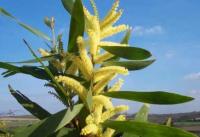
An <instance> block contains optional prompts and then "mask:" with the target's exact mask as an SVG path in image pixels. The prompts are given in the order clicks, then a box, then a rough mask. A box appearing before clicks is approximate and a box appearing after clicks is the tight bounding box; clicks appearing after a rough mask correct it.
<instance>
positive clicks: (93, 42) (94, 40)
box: [88, 30, 100, 57]
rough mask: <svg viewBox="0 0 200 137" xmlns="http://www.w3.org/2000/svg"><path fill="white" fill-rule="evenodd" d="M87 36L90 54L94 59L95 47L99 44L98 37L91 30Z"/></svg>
mask: <svg viewBox="0 0 200 137" xmlns="http://www.w3.org/2000/svg"><path fill="white" fill-rule="evenodd" d="M88 36H89V45H90V54H91V55H92V56H93V57H94V56H95V55H96V53H97V46H98V44H99V42H100V38H99V37H100V36H97V35H96V33H95V32H94V31H92V30H88Z"/></svg>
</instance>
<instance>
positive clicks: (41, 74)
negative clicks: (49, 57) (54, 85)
mask: <svg viewBox="0 0 200 137" xmlns="http://www.w3.org/2000/svg"><path fill="white" fill-rule="evenodd" d="M0 68H2V69H6V70H7V71H6V72H4V73H2V75H3V76H4V77H9V76H12V75H15V74H17V73H23V74H27V75H31V76H33V77H36V78H39V79H43V80H50V77H49V76H48V75H47V73H46V72H45V71H44V69H42V68H39V67H36V66H22V67H18V66H14V65H11V64H9V63H5V62H0Z"/></svg>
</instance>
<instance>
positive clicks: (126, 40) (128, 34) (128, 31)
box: [107, 29, 131, 61]
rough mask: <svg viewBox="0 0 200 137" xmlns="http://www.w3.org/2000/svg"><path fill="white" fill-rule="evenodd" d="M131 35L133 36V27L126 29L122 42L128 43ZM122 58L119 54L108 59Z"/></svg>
mask: <svg viewBox="0 0 200 137" xmlns="http://www.w3.org/2000/svg"><path fill="white" fill-rule="evenodd" d="M130 36H131V29H128V30H127V31H126V34H125V36H124V37H123V39H122V40H121V42H120V43H121V44H128V43H129V40H130ZM119 60H120V58H119V57H118V56H114V57H112V58H111V59H108V60H107V61H119Z"/></svg>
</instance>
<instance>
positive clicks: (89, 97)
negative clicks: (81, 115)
mask: <svg viewBox="0 0 200 137" xmlns="http://www.w3.org/2000/svg"><path fill="white" fill-rule="evenodd" d="M86 102H87V105H88V108H89V110H90V111H91V110H92V90H89V92H88V94H87V98H86Z"/></svg>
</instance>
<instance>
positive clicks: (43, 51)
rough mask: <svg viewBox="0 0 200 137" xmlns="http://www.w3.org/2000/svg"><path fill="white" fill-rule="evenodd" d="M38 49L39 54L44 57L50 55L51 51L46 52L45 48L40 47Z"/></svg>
mask: <svg viewBox="0 0 200 137" xmlns="http://www.w3.org/2000/svg"><path fill="white" fill-rule="evenodd" d="M38 51H39V52H40V54H41V55H42V56H43V57H46V56H50V55H51V53H49V52H47V51H46V50H44V49H42V48H40V49H38Z"/></svg>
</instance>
